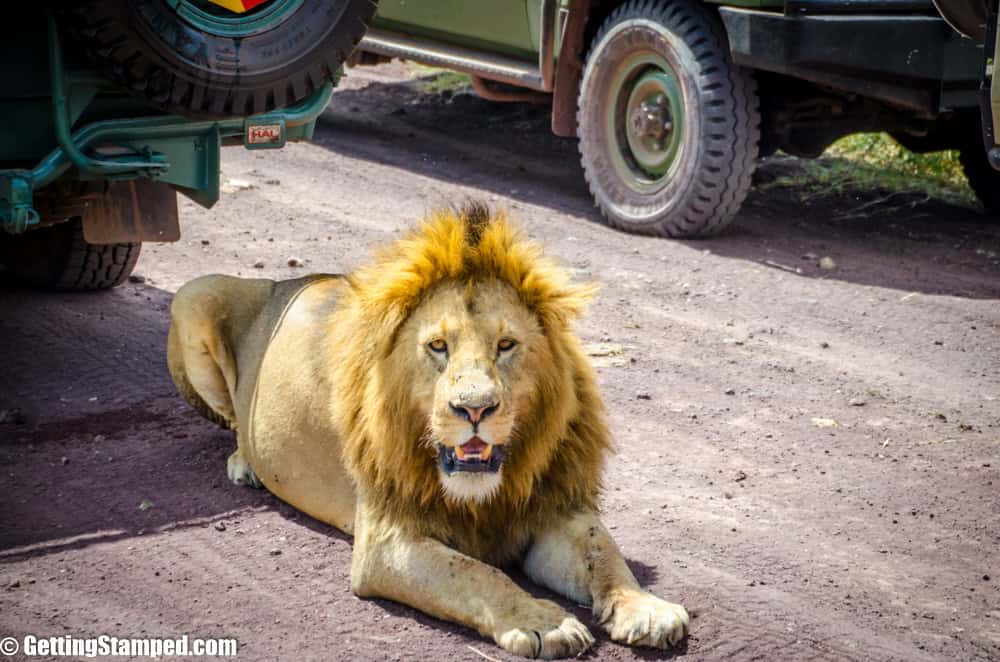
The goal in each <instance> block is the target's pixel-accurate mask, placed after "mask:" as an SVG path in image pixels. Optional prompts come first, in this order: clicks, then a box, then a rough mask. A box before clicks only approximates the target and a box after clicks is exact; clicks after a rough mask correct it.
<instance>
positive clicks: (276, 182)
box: [264, 179, 281, 186]
mask: <svg viewBox="0 0 1000 662" xmlns="http://www.w3.org/2000/svg"><path fill="white" fill-rule="evenodd" d="M264 183H265V184H269V185H271V186H281V180H280V179H267V180H264Z"/></svg>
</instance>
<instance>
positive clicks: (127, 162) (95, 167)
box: [37, 15, 168, 186]
mask: <svg viewBox="0 0 1000 662" xmlns="http://www.w3.org/2000/svg"><path fill="white" fill-rule="evenodd" d="M48 33H49V83H50V85H51V86H52V124H53V127H54V128H55V132H56V140H57V141H58V142H59V146H60V147H61V148H62V150H63V151H64V153H65V154H66V158H67V159H69V161H70V162H71V163H72V164H73V165H75V166H76V167H77V168H79V169H80V171H81V172H84V173H87V174H89V175H101V174H103V175H112V174H120V173H123V172H129V171H140V172H144V171H145V170H157V169H160V168H166V167H168V166H167V164H166V163H164V162H163V161H162V160H161V159H152V158H142V157H123V158H118V159H94V158H91V157H88V156H87V155H85V154H84V153H83V152H82V151H81V150H80V149H79V148H78V147H77V146H76V145H75V144H74V142H73V138H72V136H71V135H70V118H69V117H70V113H69V101H68V98H67V96H66V81H65V80H64V78H63V58H62V47H61V46H60V44H59V31H58V29H57V28H56V21H55V19H54V18H52V16H51V15H49V21H48ZM47 183H48V181H44V180H42V181H40V182H38V184H37V185H38V186H44V185H45V184H47Z"/></svg>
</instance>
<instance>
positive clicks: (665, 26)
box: [352, 0, 1000, 237]
mask: <svg viewBox="0 0 1000 662" xmlns="http://www.w3.org/2000/svg"><path fill="white" fill-rule="evenodd" d="M939 4H940V5H941V8H940V9H939V8H938V7H937V6H936V5H935V3H934V2H932V1H931V0H497V1H496V2H489V3H485V2H479V3H470V2H462V1H460V0H423V1H421V2H413V1H412V0H385V1H383V2H382V3H380V5H379V10H378V13H377V15H376V18H375V20H374V22H373V24H372V29H371V30H370V31H369V32H368V34H367V36H366V37H365V38H364V39H363V40H362V42H361V46H360V48H359V52H358V54H356V55H355V56H354V58H353V60H352V63H357V64H365V63H372V62H377V61H379V60H381V59H384V58H404V59H409V60H414V61H417V62H422V63H426V64H430V65H436V66H441V67H446V68H451V69H454V70H457V71H463V72H467V73H468V74H470V76H471V80H472V85H473V88H474V89H475V90H476V92H477V93H479V94H480V95H482V96H484V97H487V98H490V99H495V100H501V101H502V100H523V99H531V98H534V99H538V100H542V101H544V102H547V103H551V106H552V130H553V131H554V132H555V133H556V134H558V135H563V136H571V135H576V136H578V137H579V148H580V154H581V160H582V163H583V170H584V174H585V176H586V178H587V181H588V183H589V185H590V190H591V192H592V193H593V196H594V200H595V201H596V204H597V206H598V207H600V209H601V211H602V212H603V214H604V216H605V217H606V218H607V220H608V222H609V223H610V224H611V225H613V226H615V227H617V228H620V229H623V230H627V231H630V232H637V233H643V234H656V235H663V236H669V237H696V236H705V235H711V234H713V233H716V232H718V231H719V230H720V229H722V228H723V227H725V226H726V224H728V223H729V222H730V221H731V220H732V219H733V217H734V216H735V214H736V213H737V211H738V210H739V208H740V205H741V204H742V203H743V201H744V199H745V198H746V195H747V192H748V191H749V189H750V185H751V176H752V174H753V171H754V167H755V163H756V161H757V159H758V157H760V156H766V155H769V154H771V153H773V152H775V151H776V150H779V149H780V150H783V151H784V152H786V153H789V154H793V155H797V156H802V157H816V156H818V155H820V154H821V153H822V152H823V151H824V149H825V148H826V147H828V146H829V145H830V144H831V143H832V142H833V141H835V140H836V139H837V138H839V137H841V136H844V135H847V134H850V133H855V132H860V131H888V132H890V133H891V134H892V135H893V136H895V137H896V138H897V139H898V140H899V141H900V142H901V143H902V144H903V145H905V146H906V147H908V148H910V149H913V150H916V151H936V150H942V149H960V150H961V155H962V161H963V164H964V166H965V170H966V173H967V174H968V177H969V180H970V183H971V185H972V187H973V189H974V190H975V191H976V192H977V194H978V195H979V197H980V199H981V200H982V202H983V203H984V205H985V206H986V207H987V209H988V210H990V211H994V210H998V209H1000V186H998V183H1000V182H998V179H997V177H998V176H997V174H996V173H995V171H994V170H993V169H992V168H991V167H990V163H989V159H988V158H987V150H986V149H984V141H985V147H986V148H991V147H993V145H994V141H993V135H992V119H991V117H990V114H989V112H986V113H985V114H982V117H983V118H984V120H985V121H983V120H981V119H980V117H981V113H980V101H981V99H983V98H985V100H986V103H985V104H984V105H983V108H984V109H986V110H987V111H988V106H989V98H988V92H987V94H986V96H985V97H984V96H983V95H982V94H981V93H980V89H981V88H982V89H984V90H987V91H988V90H989V84H990V80H991V77H992V55H993V46H994V43H995V30H993V31H990V32H989V34H987V33H986V30H985V29H984V26H987V25H991V26H994V27H995V24H996V0H947V1H945V0H940V2H939ZM942 11H943V12H945V15H946V16H947V17H948V20H949V21H950V22H951V23H952V24H955V25H956V27H957V29H953V28H952V27H951V25H949V22H948V21H946V20H945V18H944V17H943V16H942V14H941V12H942ZM962 26H964V28H963V27H962ZM958 30H963V31H964V32H966V34H968V35H970V36H972V37H973V38H968V37H966V36H963V35H962V34H960V33H959V31H958ZM984 42H988V43H989V48H988V49H986V51H988V55H989V57H987V56H986V55H984V48H983V44H984ZM987 65H988V66H987ZM998 103H1000V102H998ZM997 155H998V156H1000V151H997Z"/></svg>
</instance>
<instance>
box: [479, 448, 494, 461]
mask: <svg viewBox="0 0 1000 662" xmlns="http://www.w3.org/2000/svg"><path fill="white" fill-rule="evenodd" d="M492 452H493V444H490V445H488V446H487V447H486V448H485V449H483V452H482V453H481V454H480V455H479V458H480V459H481V460H483V461H486V460H488V459H490V453H492Z"/></svg>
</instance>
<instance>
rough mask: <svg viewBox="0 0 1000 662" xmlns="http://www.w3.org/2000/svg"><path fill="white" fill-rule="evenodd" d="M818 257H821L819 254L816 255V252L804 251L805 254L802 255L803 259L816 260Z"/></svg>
mask: <svg viewBox="0 0 1000 662" xmlns="http://www.w3.org/2000/svg"><path fill="white" fill-rule="evenodd" d="M818 257H819V256H818V255H816V254H815V253H804V254H803V255H802V259H803V260H815V259H817V258H818Z"/></svg>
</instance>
